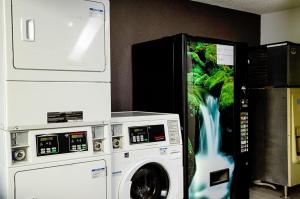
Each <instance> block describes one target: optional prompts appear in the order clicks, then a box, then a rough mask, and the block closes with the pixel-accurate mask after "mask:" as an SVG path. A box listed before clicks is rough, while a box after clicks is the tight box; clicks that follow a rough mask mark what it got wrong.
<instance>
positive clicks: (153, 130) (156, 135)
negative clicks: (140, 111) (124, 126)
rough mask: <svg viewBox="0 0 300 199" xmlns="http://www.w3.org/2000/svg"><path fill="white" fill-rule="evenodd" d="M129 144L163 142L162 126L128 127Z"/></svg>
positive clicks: (163, 131) (164, 137)
mask: <svg viewBox="0 0 300 199" xmlns="http://www.w3.org/2000/svg"><path fill="white" fill-rule="evenodd" d="M129 138H130V144H142V143H151V142H160V141H165V140H166V136H165V128H164V125H163V124H161V125H148V126H135V127H129Z"/></svg>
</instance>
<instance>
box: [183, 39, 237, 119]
mask: <svg viewBox="0 0 300 199" xmlns="http://www.w3.org/2000/svg"><path fill="white" fill-rule="evenodd" d="M188 58H189V61H190V62H191V64H192V68H191V70H190V71H189V72H188V74H187V81H188V105H189V109H190V112H191V114H192V115H197V114H199V106H200V104H201V103H204V99H205V96H206V95H207V94H211V95H214V96H215V97H217V98H218V99H219V105H220V108H221V109H225V108H227V107H229V106H231V105H232V104H233V102H234V78H233V76H234V68H233V66H228V65H223V64H217V45H216V44H210V43H204V42H194V41H190V42H188Z"/></svg>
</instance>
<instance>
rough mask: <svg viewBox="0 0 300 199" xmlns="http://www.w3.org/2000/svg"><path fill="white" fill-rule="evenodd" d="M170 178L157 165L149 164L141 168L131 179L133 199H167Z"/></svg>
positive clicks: (131, 195)
mask: <svg viewBox="0 0 300 199" xmlns="http://www.w3.org/2000/svg"><path fill="white" fill-rule="evenodd" d="M169 186H170V182H169V177H168V174H167V172H166V170H165V169H164V168H163V167H162V166H161V165H159V164H157V163H148V164H145V165H144V166H142V167H141V168H139V169H138V170H137V171H136V172H135V174H134V175H133V177H132V179H131V188H130V197H131V198H132V199H141V198H147V199H165V198H167V196H168V193H169Z"/></svg>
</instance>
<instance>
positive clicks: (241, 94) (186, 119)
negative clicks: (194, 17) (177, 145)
mask: <svg viewBox="0 0 300 199" xmlns="http://www.w3.org/2000/svg"><path fill="white" fill-rule="evenodd" d="M132 64H133V108H134V110H142V111H160V112H170V113H178V114H179V115H180V120H181V127H182V135H183V143H184V149H183V154H184V155H183V156H184V162H183V164H184V173H185V198H187V199H203V198H206V199H224V198H232V199H240V198H248V197H249V186H248V174H249V173H248V166H249V165H248V164H249V162H248V153H249V149H248V110H247V109H248V105H247V103H248V101H247V90H246V87H245V81H244V78H245V73H244V69H246V67H247V45H246V44H244V43H235V42H230V41H223V40H216V39H208V38H201V37H193V36H189V35H186V34H179V35H175V36H170V37H165V38H162V39H158V40H154V41H148V42H144V43H139V44H135V45H134V46H133V47H132Z"/></svg>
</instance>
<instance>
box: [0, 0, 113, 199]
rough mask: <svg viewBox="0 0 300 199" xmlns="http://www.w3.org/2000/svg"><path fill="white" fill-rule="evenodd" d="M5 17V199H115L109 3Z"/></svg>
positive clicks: (53, 2) (8, 9)
mask: <svg viewBox="0 0 300 199" xmlns="http://www.w3.org/2000/svg"><path fill="white" fill-rule="evenodd" d="M0 15H1V16H0V92H1V93H0V129H1V130H0V176H1V177H0V198H1V199H28V198H32V199H54V198H55V199H65V198H75V199H82V198H87V197H88V198H89V199H96V198H103V199H105V198H108V199H109V198H111V196H110V194H111V192H110V188H111V185H110V184H111V177H110V176H111V175H110V173H111V171H110V166H111V165H110V164H111V155H110V153H111V139H110V137H108V136H109V133H110V130H109V129H110V128H109V120H110V111H111V110H110V38H109V35H110V31H109V30H110V27H109V2H108V0H93V1H89V0H1V1H0ZM106 138H107V139H106Z"/></svg>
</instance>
